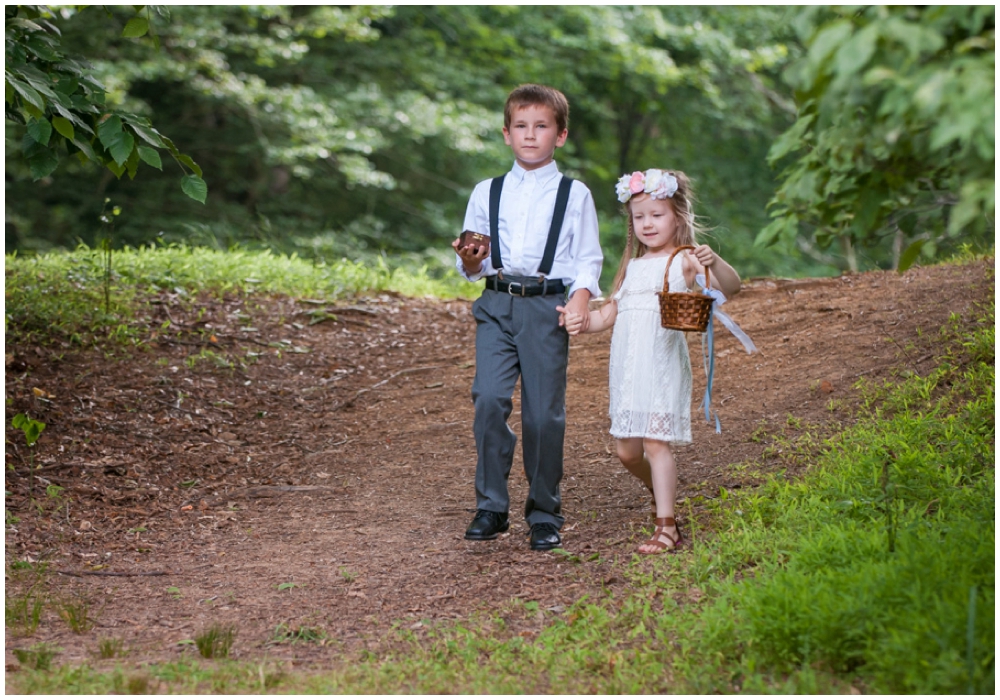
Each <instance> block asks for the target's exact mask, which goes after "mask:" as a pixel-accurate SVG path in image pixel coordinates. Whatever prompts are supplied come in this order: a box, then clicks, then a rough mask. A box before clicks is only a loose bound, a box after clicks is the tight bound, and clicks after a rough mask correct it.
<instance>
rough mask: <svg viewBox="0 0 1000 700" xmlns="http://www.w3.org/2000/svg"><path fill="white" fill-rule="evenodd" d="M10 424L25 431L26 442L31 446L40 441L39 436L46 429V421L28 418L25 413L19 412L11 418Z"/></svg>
mask: <svg viewBox="0 0 1000 700" xmlns="http://www.w3.org/2000/svg"><path fill="white" fill-rule="evenodd" d="M10 424H11V425H12V426H14V427H15V428H16V429H18V430H20V431H22V432H23V433H24V439H25V442H27V443H28V446H29V447H31V446H32V445H34V444H35V443H36V442H37V441H38V436H39V435H41V434H42V431H43V430H45V423H42V422H41V421H38V420H34V419H32V418H28V416H26V415H24V414H23V413H18V414H17V415H16V416H14V418H13V419H12V420H11V422H10Z"/></svg>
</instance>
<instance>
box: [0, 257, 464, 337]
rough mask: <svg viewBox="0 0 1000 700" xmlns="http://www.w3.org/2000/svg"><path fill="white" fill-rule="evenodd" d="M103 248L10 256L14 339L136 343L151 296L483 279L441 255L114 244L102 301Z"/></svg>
mask: <svg viewBox="0 0 1000 700" xmlns="http://www.w3.org/2000/svg"><path fill="white" fill-rule="evenodd" d="M102 256H103V252H102V251H100V250H98V249H92V248H88V247H86V246H80V247H79V248H77V249H76V250H75V251H72V252H68V253H48V254H45V255H39V256H29V257H19V256H16V255H7V256H6V260H5V266H6V270H5V272H6V278H5V287H4V296H5V302H6V308H5V320H4V323H5V328H6V329H7V331H8V334H13V336H14V340H34V341H38V342H49V341H51V340H52V339H55V338H59V339H61V340H69V341H71V342H76V343H86V342H89V341H90V340H92V339H93V338H94V337H100V338H107V339H110V340H117V341H119V342H124V343H129V342H135V337H134V333H133V332H132V328H131V324H132V323H133V318H134V316H135V313H136V310H137V308H139V305H140V304H141V302H142V301H143V300H144V299H145V298H147V297H148V296H149V295H151V294H154V293H158V292H162V291H170V292H173V293H176V294H178V295H179V296H181V297H182V298H188V299H191V300H192V301H193V298H194V297H195V295H197V294H202V293H204V294H210V295H214V296H222V295H225V294H241V295H242V294H251V293H261V294H278V295H288V296H294V297H305V298H320V299H326V300H335V299H338V298H343V297H348V296H352V295H364V294H375V293H380V292H395V293H398V294H402V295H404V296H410V297H421V296H433V297H437V298H445V299H453V298H471V297H473V296H477V295H478V294H479V291H480V287H481V286H482V285H481V284H480V285H475V284H471V283H469V282H466V281H465V280H463V279H462V278H461V277H459V275H458V273H457V272H456V271H455V270H454V269H452V268H450V267H447V266H446V265H444V264H443V263H442V262H440V261H434V260H421V259H419V258H413V257H407V258H400V259H395V260H393V259H387V258H381V257H380V258H377V259H376V261H375V262H374V263H372V264H367V265H366V264H362V263H356V262H351V261H349V260H340V261H337V262H333V263H329V264H327V263H322V262H314V261H309V260H304V259H302V258H299V257H296V256H295V255H291V256H288V255H280V254H274V253H271V252H269V251H266V250H265V251H251V250H242V249H233V250H228V251H220V250H214V249H209V248H193V247H189V246H183V245H171V246H166V247H163V246H144V247H141V248H137V249H136V248H126V249H124V250H116V251H114V253H113V256H112V268H113V274H112V276H111V284H110V299H111V303H110V305H107V304H106V299H105V286H104V284H105V283H104V280H105V268H104V264H105V263H104V259H103V257H102Z"/></svg>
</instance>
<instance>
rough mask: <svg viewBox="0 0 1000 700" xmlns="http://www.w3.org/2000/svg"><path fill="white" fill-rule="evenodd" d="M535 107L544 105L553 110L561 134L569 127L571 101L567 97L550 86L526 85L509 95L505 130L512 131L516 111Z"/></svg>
mask: <svg viewBox="0 0 1000 700" xmlns="http://www.w3.org/2000/svg"><path fill="white" fill-rule="evenodd" d="M534 105H542V106H544V107H548V108H549V109H551V110H552V113H553V114H555V117H556V127H557V128H558V129H559V132H560V133H562V132H563V131H565V130H566V129H567V128H568V127H569V101H568V100H567V99H566V95H564V94H562V93H561V92H559V91H558V90H556V89H555V88H552V87H549V86H548V85H535V84H533V83H526V84H524V85H518V86H517V87H516V88H514V89H513V90H512V91H511V93H510V94H509V95H507V104H505V105H504V108H503V125H504V128H506V129H510V122H511V119H513V117H514V110H516V109H520V108H521V107H531V106H534Z"/></svg>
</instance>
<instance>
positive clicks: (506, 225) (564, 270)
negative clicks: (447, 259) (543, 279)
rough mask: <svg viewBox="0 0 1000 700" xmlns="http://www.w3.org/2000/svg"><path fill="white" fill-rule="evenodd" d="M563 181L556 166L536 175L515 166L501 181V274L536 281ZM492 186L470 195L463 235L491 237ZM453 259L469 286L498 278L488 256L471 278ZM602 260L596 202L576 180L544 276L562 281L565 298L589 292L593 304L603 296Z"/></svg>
mask: <svg viewBox="0 0 1000 700" xmlns="http://www.w3.org/2000/svg"><path fill="white" fill-rule="evenodd" d="M561 179H562V178H561V176H560V173H559V168H557V167H556V163H555V161H552V162H551V163H549V164H548V165H546V166H544V167H541V168H538V169H537V170H525V169H524V168H522V167H521V166H520V165H518V164H517V163H515V164H514V167H513V168H512V169H511V171H510V172H508V173H507V174H506V175H505V176H504V183H503V195H502V196H501V198H500V215H499V221H498V227H499V228H500V257H501V260H502V262H503V272H504V274H506V275H514V276H520V277H537V276H538V266H539V264H541V262H542V254H543V253H544V252H545V242H546V240H547V239H548V236H549V226H550V224H551V223H552V213H553V210H554V209H555V203H556V191H557V190H558V189H559V182H560V180H561ZM491 182H492V181H491V180H484V181H482V182H480V183H479V184H478V185H476V188H475V190H473V192H472V196H471V197H470V198H469V206H468V207H467V208H466V210H465V226H464V228H465V230H469V231H476V232H477V233H485V234H489V233H490V184H491ZM567 231H568V232H570V235H567V234H566V232H567ZM455 259H456V261H457V262H456V265H457V267H458V271H459V273H460V274H461V275H462V276H463V277H465V279H467V280H469V281H470V282H475V281H476V280H479V279H482V278H483V277H489V276H491V275H495V274H496V270H494V269H493V261H492V259H491V257H490V256H487V257H486V259H485V260H483V266H482V269H481V270H480V271H479V272H477V273H476V274H474V275H469V274H467V273H466V272H465V268H464V267H463V266H462V259H461V258H460V257H458V256H457V255H456V256H455ZM603 259H604V256H603V253H602V252H601V239H600V233H599V231H598V226H597V210H596V209H595V207H594V198H593V196H592V195H591V194H590V190H589V189H588V188H587V186H586V185H584V184H583V183H582V182H580V181H579V180H574V181H573V186H572V188H571V189H570V193H569V203H568V205H567V206H566V218H565V219H564V220H563V226H562V234H561V235H560V236H559V243H558V245H557V246H556V254H555V259H554V260H553V261H552V270H551V271H550V272H549V274H548V276H547V277H548V279H550V280H555V279H561V280H562V281H563V283H564V284H565V285H566V287H567V288H568V290H569V296H572V295H573V292H575V291H576V290H577V289H589V290H590V295H591V298H593V299H596V298H597V297H599V296H600V295H601V290H600V288H599V287H598V284H599V282H600V277H601V263H602V262H603Z"/></svg>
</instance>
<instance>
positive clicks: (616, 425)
mask: <svg viewBox="0 0 1000 700" xmlns="http://www.w3.org/2000/svg"><path fill="white" fill-rule="evenodd" d="M611 434H612V435H613V436H614V437H616V438H632V437H642V438H651V439H653V440H662V441H663V442H672V443H675V444H678V445H689V444H691V418H690V416H677V415H674V414H672V413H647V412H644V411H629V410H619V411H617V412H615V413H614V414H613V415H612V416H611Z"/></svg>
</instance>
